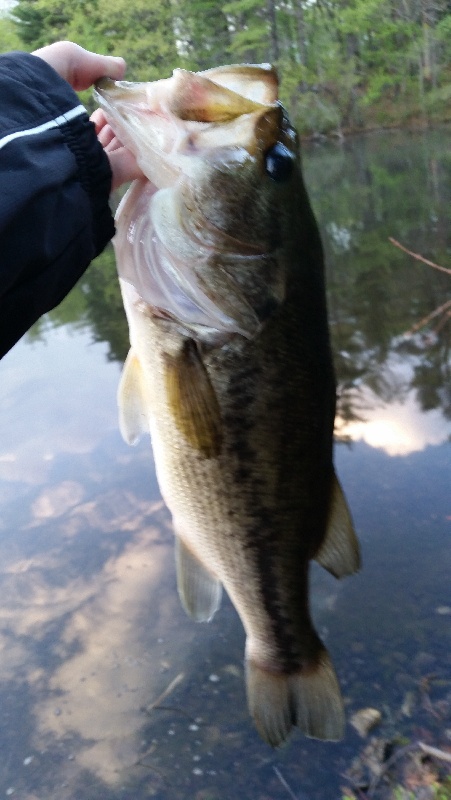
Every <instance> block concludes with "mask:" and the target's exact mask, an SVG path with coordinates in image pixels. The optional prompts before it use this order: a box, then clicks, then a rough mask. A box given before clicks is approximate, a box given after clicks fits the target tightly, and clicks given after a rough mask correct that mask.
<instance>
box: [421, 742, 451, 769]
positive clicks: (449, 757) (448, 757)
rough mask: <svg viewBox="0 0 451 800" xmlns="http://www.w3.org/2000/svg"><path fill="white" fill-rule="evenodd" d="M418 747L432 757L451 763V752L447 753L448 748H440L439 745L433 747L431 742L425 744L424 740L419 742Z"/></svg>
mask: <svg viewBox="0 0 451 800" xmlns="http://www.w3.org/2000/svg"><path fill="white" fill-rule="evenodd" d="M418 747H419V748H420V750H422V751H423V753H426V755H428V756H431V758H438V759H440V761H447V762H448V764H451V753H447V752H446V750H440V749H439V748H438V747H431V745H430V744H425V743H424V742H418Z"/></svg>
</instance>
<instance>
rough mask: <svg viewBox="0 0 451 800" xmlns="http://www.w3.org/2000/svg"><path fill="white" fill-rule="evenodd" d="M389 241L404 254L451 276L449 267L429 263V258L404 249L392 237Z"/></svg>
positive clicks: (432, 262)
mask: <svg viewBox="0 0 451 800" xmlns="http://www.w3.org/2000/svg"><path fill="white" fill-rule="evenodd" d="M388 241H389V242H391V243H392V244H394V245H395V247H399V249H400V250H402V251H403V252H404V253H407V255H408V256H412V258H415V259H416V260H417V261H422V262H423V264H427V265H428V267H433V268H434V269H439V270H440V272H446V273H447V274H448V275H451V269H447V267H442V266H440V264H435V263H434V261H429V259H428V258H425V257H424V256H421V255H420V254H419V253H413V252H412V250H408V249H407V247H404V245H402V244H401V243H400V242H398V241H397V240H396V239H393V237H392V236H389V237H388Z"/></svg>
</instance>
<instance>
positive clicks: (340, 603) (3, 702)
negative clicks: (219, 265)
mask: <svg viewBox="0 0 451 800" xmlns="http://www.w3.org/2000/svg"><path fill="white" fill-rule="evenodd" d="M448 142H449V131H448V130H443V131H432V132H425V133H415V134H405V133H403V134H401V133H387V134H377V135H376V134H375V135H371V136H366V137H365V138H355V139H352V140H350V141H348V142H345V143H336V142H334V143H321V144H318V145H311V146H309V147H306V148H304V169H305V175H306V181H307V184H308V187H309V191H310V194H311V198H312V202H313V206H314V209H315V212H316V214H317V217H318V220H319V223H320V226H321V230H322V233H323V238H324V242H325V247H326V252H327V261H328V291H329V307H330V321H331V329H332V336H333V343H334V356H335V361H336V367H337V373H338V380H339V412H338V416H337V447H336V465H337V471H338V474H339V476H340V479H341V481H342V483H343V486H344V488H345V491H346V494H347V497H348V500H349V503H350V506H351V509H352V512H353V516H354V519H355V523H356V528H357V530H358V534H359V538H360V540H361V543H362V550H363V559H364V568H363V570H362V572H361V573H360V574H359V575H357V576H355V577H353V578H349V579H347V580H345V581H343V582H336V581H335V580H334V579H333V578H331V577H330V576H329V575H327V574H326V573H325V572H323V571H322V570H320V569H319V568H315V567H314V569H313V587H312V595H313V596H312V606H313V612H314V617H315V624H316V625H317V628H318V630H319V631H320V632H321V635H322V636H323V637H324V638H325V640H326V643H327V646H328V649H329V650H330V652H331V655H332V657H333V661H334V664H335V666H336V669H337V672H338V675H339V677H340V681H341V683H342V687H343V693H344V696H345V701H346V706H347V716H348V718H350V717H351V715H352V714H353V713H354V712H355V711H356V710H358V709H361V708H362V707H365V706H371V707H374V708H376V709H378V710H379V711H380V712H381V714H382V725H381V726H380V728H379V729H378V730H377V731H375V735H376V736H379V737H386V739H387V740H389V739H390V737H393V736H398V735H402V736H404V737H406V740H415V739H418V738H423V739H425V738H426V739H427V740H428V741H429V742H430V743H433V744H435V745H436V746H439V747H445V748H446V747H448V748H449V747H451V715H450V705H451V703H450V701H451V648H450V625H451V596H450V574H451V548H450V538H451V493H450V474H451V471H450V467H451V445H450V436H451V380H450V378H451V358H450V345H451V321H450V319H449V318H447V317H445V316H443V314H441V315H440V314H439V315H437V316H435V317H433V318H432V319H431V321H430V323H429V324H427V325H425V326H423V327H420V328H419V329H418V330H416V328H417V326H418V324H419V323H420V322H421V321H422V320H424V319H425V318H426V317H428V316H429V315H430V314H431V313H432V312H433V311H434V310H435V309H436V308H437V307H439V306H441V305H443V304H444V303H445V302H446V301H447V300H449V299H450V297H451V277H449V276H447V275H444V274H442V273H439V272H437V271H434V270H433V269H432V268H430V267H427V266H426V265H424V264H422V263H420V262H417V261H415V260H413V259H412V258H409V257H408V256H407V255H406V254H405V253H402V252H401V251H400V250H399V249H397V248H396V247H394V246H393V244H391V243H390V242H389V240H388V239H389V237H394V238H395V239H397V240H398V241H400V242H401V243H402V244H403V245H404V246H406V247H408V248H409V249H410V250H413V251H415V252H417V253H422V254H423V256H425V257H427V258H429V259H431V260H432V261H435V262H438V263H440V264H442V265H444V266H448V267H450V266H451V234H450V229H449V207H450V193H451V155H450V154H449V146H448ZM126 352H127V330H126V325H125V320H124V315H123V312H122V306H121V301H120V297H119V293H118V289H117V284H116V278H115V272H114V263H113V259H112V254H111V252H109V253H107V254H105V255H104V256H102V257H101V258H100V259H99V260H98V261H97V263H96V264H94V265H93V266H92V267H91V268H90V269H89V270H88V273H87V274H86V276H85V278H84V280H83V281H82V282H81V284H80V285H79V286H78V287H77V288H76V289H75V290H74V291H73V292H72V293H71V295H70V296H69V297H68V298H67V300H66V301H65V302H64V304H62V306H61V307H60V308H59V309H57V310H56V311H55V312H53V313H52V314H50V315H48V316H47V317H46V318H45V319H43V320H41V321H40V322H39V323H38V324H37V325H36V326H35V327H34V329H33V330H32V331H31V332H30V334H29V335H27V336H26V337H25V338H24V339H23V340H22V341H21V342H20V343H19V344H18V345H16V347H15V348H14V349H13V350H12V351H11V352H10V353H9V354H8V355H7V356H6V357H5V358H4V359H3V361H2V362H1V364H0V399H1V409H2V414H1V418H0V501H1V516H0V565H1V566H0V592H1V598H2V599H1V603H0V752H1V757H0V798H1V797H7V796H11V797H14V798H20V800H38V799H39V800H94V799H97V798H99V800H120V799H121V800H122V799H123V798H127V800H144V798H148V797H158V798H161V799H162V800H166V798H167V799H168V800H169V799H170V800H178V799H180V800H187V799H188V798H190V800H191V799H194V800H219V798H221V799H227V800H231V799H232V798H235V797H239V798H240V800H247V798H249V800H283V799H284V798H288V797H290V796H292V797H293V796H294V797H297V798H298V800H339V798H341V796H342V790H341V787H344V786H349V785H350V784H349V780H348V778H347V777H346V774H347V773H349V770H350V768H351V766H352V762H353V759H355V758H356V757H357V756H358V755H359V754H360V753H361V751H362V748H364V747H365V745H366V743H365V741H363V740H362V739H361V738H360V737H359V736H358V734H357V733H356V731H355V730H354V729H353V727H352V726H351V725H348V727H347V731H346V738H345V740H344V741H343V742H342V743H340V744H325V743H319V742H314V741H309V740H307V739H305V738H304V737H303V736H302V735H301V734H300V733H299V732H295V734H294V736H293V737H292V739H291V741H290V744H289V745H288V746H287V747H285V748H283V749H282V750H280V751H277V752H273V751H272V750H271V749H270V748H269V747H267V746H266V745H264V744H263V743H262V742H261V741H260V739H259V737H258V736H257V734H256V732H255V731H254V729H253V726H252V725H251V723H250V720H249V718H248V714H247V710H246V704H245V692H244V681H243V668H242V659H243V646H244V636H243V632H242V629H241V624H240V622H239V620H238V618H237V616H236V613H235V611H234V609H233V608H232V606H231V604H230V603H229V602H228V600H227V599H225V600H224V602H223V606H222V608H221V610H220V611H219V612H218V614H217V615H216V617H215V619H214V621H213V622H212V623H210V624H209V625H195V624H194V623H193V622H192V621H191V620H189V619H188V618H187V617H186V616H185V614H184V612H183V611H182V609H181V607H180V604H179V601H178V597H177V592H176V585H175V570H174V564H173V543H172V532H171V526H170V517H169V514H168V512H167V510H166V509H165V507H164V505H163V503H162V500H161V497H160V494H159V490H158V486H157V482H156V477H155V471H154V466H153V461H152V455H151V450H150V444H149V442H148V441H143V442H141V443H140V444H139V445H138V446H137V447H136V448H129V447H127V446H126V445H125V444H124V443H123V442H122V440H121V438H120V435H119V432H118V424H117V412H116V399H115V394H116V388H117V384H118V380H119V375H120V369H121V361H122V359H123V358H124V356H125V355H126ZM425 681H427V690H426V689H425V688H424V687H425V686H426V684H425ZM166 692H167V693H166ZM165 693H166V694H165ZM162 695H163V697H162ZM428 703H429V704H428ZM431 709H432V710H431ZM290 792H291V795H290Z"/></svg>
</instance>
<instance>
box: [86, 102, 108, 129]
mask: <svg viewBox="0 0 451 800" xmlns="http://www.w3.org/2000/svg"><path fill="white" fill-rule="evenodd" d="M89 119H90V120H91V122H93V123H94V125H95V129H96V133H97V134H98V133H99V131H101V130H102V128H103V127H104V126H105V125H106V124H107V119H106V117H105V114H104V113H103V111H102V109H101V108H96V110H95V111H93V112H92V114H91V116H90V117H89Z"/></svg>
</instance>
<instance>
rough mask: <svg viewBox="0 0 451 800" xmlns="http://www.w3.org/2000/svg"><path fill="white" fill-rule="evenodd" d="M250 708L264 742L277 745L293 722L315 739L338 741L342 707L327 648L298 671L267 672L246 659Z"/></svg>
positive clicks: (342, 724)
mask: <svg viewBox="0 0 451 800" xmlns="http://www.w3.org/2000/svg"><path fill="white" fill-rule="evenodd" d="M246 684H247V698H248V705H249V712H250V714H251V716H252V718H253V720H254V723H255V726H256V728H257V730H258V732H259V734H260V736H261V737H262V739H264V741H265V742H267V743H268V744H270V745H271V746H272V747H278V746H279V745H281V744H283V742H284V741H285V740H286V739H287V738H288V735H289V733H290V731H291V728H292V726H293V725H297V727H298V728H300V729H301V730H302V731H303V733H305V735H306V736H311V737H313V738H314V739H326V740H329V741H337V740H338V739H341V738H342V736H343V733H344V724H345V718H344V710H343V700H342V697H341V692H340V687H339V685H338V680H337V676H336V674H335V670H334V668H333V665H332V662H331V660H330V657H329V654H328V652H327V650H326V649H324V648H323V649H322V650H321V652H320V654H319V658H318V660H317V661H316V663H315V664H312V665H311V666H308V667H305V668H304V669H302V670H299V671H298V672H293V673H291V674H286V673H282V672H278V673H275V672H269V671H268V670H265V669H263V668H262V667H260V666H258V664H256V663H255V661H252V660H251V659H249V660H248V661H247V662H246Z"/></svg>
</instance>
